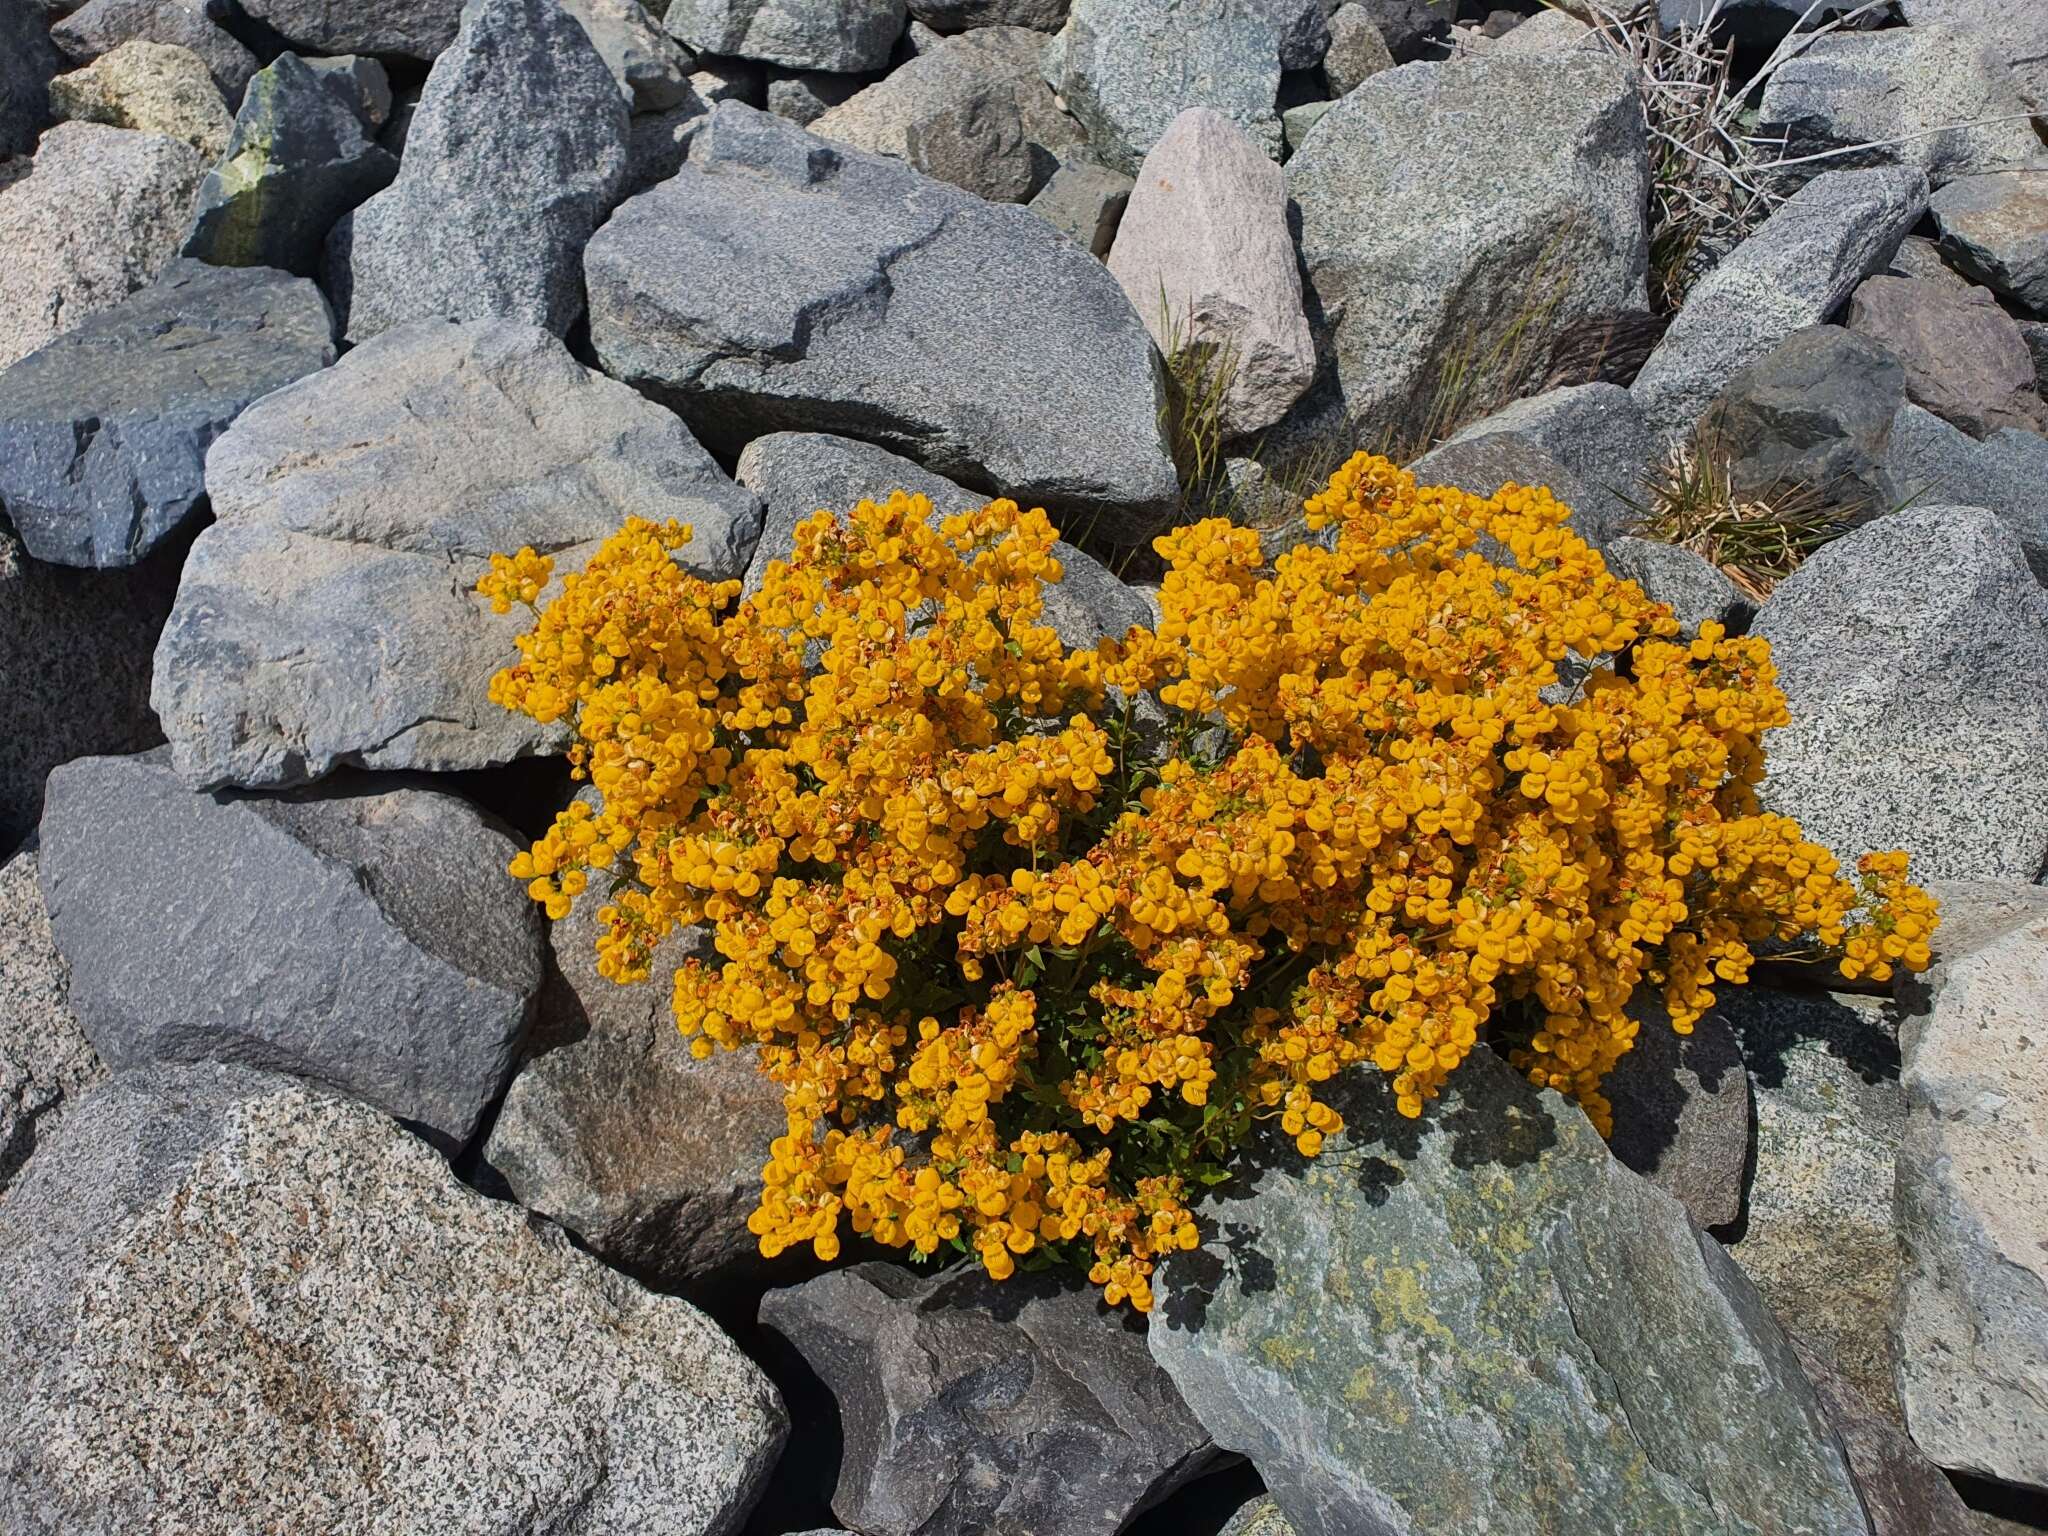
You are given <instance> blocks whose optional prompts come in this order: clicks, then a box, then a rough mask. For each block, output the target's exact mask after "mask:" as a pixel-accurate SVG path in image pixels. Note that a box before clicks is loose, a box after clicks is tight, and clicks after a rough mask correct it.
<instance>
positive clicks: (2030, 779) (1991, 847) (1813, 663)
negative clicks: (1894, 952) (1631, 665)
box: [1752, 506, 2048, 881]
mask: <svg viewBox="0 0 2048 1536" xmlns="http://www.w3.org/2000/svg"><path fill="white" fill-rule="evenodd" d="M1752 632H1753V633H1755V634H1758V635H1761V636H1763V637H1764V638H1765V639H1767V640H1769V641H1770V642H1771V651H1772V659H1773V661H1774V662H1775V663H1776V664H1777V668H1778V683H1779V686H1780V687H1782V688H1783V689H1784V691H1785V697H1786V701H1787V704H1788V706H1789V708H1790V710H1791V714H1792V723H1791V724H1790V725H1788V726H1785V727H1783V728H1781V729H1779V730H1777V731H1774V732H1773V733H1772V735H1771V741H1770V755H1769V776H1768V777H1767V778H1766V779H1765V781H1764V784H1763V786H1762V788H1761V791H1760V794H1761V796H1762V801H1763V805H1764V808H1765V809H1766V810H1769V811H1775V812H1777V813H1779V814H1781V815H1786V816H1790V817H1792V818H1793V819H1795V820H1796V821H1798V822H1799V824H1800V826H1801V827H1802V828H1803V829H1804V830H1805V833H1806V835H1807V836H1808V837H1809V838H1811V839H1812V840H1813V841H1814V842H1817V843H1820V844H1822V845H1824V846H1825V847H1827V848H1829V849H1830V850H1832V851H1833V853H1834V854H1835V856H1836V857H1837V858H1839V859H1841V860H1842V861H1843V862H1844V864H1845V865H1847V866H1848V867H1850V868H1852V869H1853V868H1854V865H1855V861H1856V860H1857V858H1858V857H1860V856H1861V855H1862V854H1864V853H1865V852H1868V851H1871V850H1876V849H1891V848H1903V849H1905V850H1906V851H1907V852H1909V853H1910V854H1911V855H1912V856H1913V864H1914V874H1915V875H1916V876H1917V877H1918V878H1919V879H1921V880H1923V881H1924V880H1929V879H1937V880H1956V879H1964V880H1985V879H1988V880H2022V881H2025V880H2032V879H2033V878H2034V877H2035V876H2037V875H2038V874H2040V873H2041V871H2042V868H2043V866H2044V865H2048V693H2044V692H2043V690H2042V688H2041V678H2042V677H2043V676H2048V594H2044V593H2043V592H2042V590H2041V587H2040V585H2039V583H2037V582H2036V581H2035V580H2034V577H2033V573H2032V572H2031V571H2029V570H2028V569H2027V563H2026V560H2025V557H2024V555H2023V552H2022V550H2021V547H2020V542H2019V540H2018V539H2017V538H2016V537H2014V535H2013V533H2012V530H2011V529H2009V528H2008V527H2007V526H2006V525H2005V524H2004V523H2003V522H2001V521H2000V520H1999V519H1998V518H1997V517H1996V516H1995V515H1993V514H1992V513H1990V512H1987V511H1984V510H1982V509H1980V508H1975V507H1943V506H1915V507H1912V508H1910V509H1908V510H1906V511H1903V512H1896V513H1893V514H1892V515H1891V516H1889V517H1881V518H1878V519H1877V520H1876V521H1875V522H1873V523H1870V524H1868V525H1866V526H1865V527H1862V528H1859V529H1858V530H1856V531H1855V532H1854V533H1851V534H1849V535H1848V536H1847V537H1845V538H1841V539H1837V540H1836V541H1835V542H1834V543H1832V544H1830V545H1828V546H1827V547H1826V548H1824V549H1822V550H1820V551H1819V552H1818V553H1816V554H1814V555H1812V556H1810V557H1809V558H1808V559H1807V561H1806V563H1805V564H1804V565H1802V566H1800V568H1799V569H1798V570H1796V571H1794V572H1793V573H1792V574H1791V575H1790V576H1788V577H1786V578H1785V579H1784V580H1783V581H1782V582H1780V583H1779V584H1778V586H1777V589H1776V590H1775V591H1774V592H1773V593H1772V594H1771V598H1770V601H1768V602H1766V603H1765V604H1764V605H1763V607H1762V609H1761V610H1760V611H1759V612H1758V614H1757V620H1756V623H1755V625H1754V626H1753V631H1752Z"/></svg>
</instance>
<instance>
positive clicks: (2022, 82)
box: [1899, 0, 2048, 111]
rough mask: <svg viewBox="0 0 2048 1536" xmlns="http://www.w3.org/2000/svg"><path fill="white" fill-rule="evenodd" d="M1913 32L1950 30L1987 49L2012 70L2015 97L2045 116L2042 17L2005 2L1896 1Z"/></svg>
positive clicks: (2047, 79)
mask: <svg viewBox="0 0 2048 1536" xmlns="http://www.w3.org/2000/svg"><path fill="white" fill-rule="evenodd" d="M1899 9H1900V10H1901V11H1903V12H1904V13H1905V17H1906V20H1907V21H1908V22H1910V23H1911V24H1912V25H1914V26H1916V27H1920V26H1926V25H1928V24H1929V23H1932V24H1935V25H1937V26H1939V25H1946V26H1949V27H1952V28H1954V29H1956V30H1958V31H1960V32H1962V33H1964V34H1966V35H1967V36H1968V37H1970V38H1971V39H1972V40H1973V41H1976V42H1981V43H1983V44H1985V45H1986V46H1988V47H1989V48H1990V50H1991V51H1992V53H1993V55H1994V56H1995V57H1997V58H1998V59H2000V60H2002V61H2003V62H2004V63H2005V65H2006V66H2007V67H2008V68H2010V69H2011V70H2012V75H2013V82H2014V84H2016V85H2017V86H2018V87H2019V92H2020V95H2021V96H2023V97H2025V98H2026V100H2027V103H2028V105H2030V106H2032V107H2033V108H2035V110H2036V111H2048V11H2044V10H2042V9H2041V7H2039V6H2038V5H2013V4H2011V3H2010V0H1899Z"/></svg>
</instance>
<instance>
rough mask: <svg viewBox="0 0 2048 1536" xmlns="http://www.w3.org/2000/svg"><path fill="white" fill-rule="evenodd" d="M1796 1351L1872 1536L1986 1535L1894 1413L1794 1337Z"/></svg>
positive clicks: (1794, 1335)
mask: <svg viewBox="0 0 2048 1536" xmlns="http://www.w3.org/2000/svg"><path fill="white" fill-rule="evenodd" d="M1792 1347H1793V1348H1794V1349H1795V1350H1797V1351H1798V1353H1799V1364H1800V1367H1801V1368H1802V1369H1803V1370H1804V1371H1805V1372H1806V1379H1807V1380H1808V1381H1810V1382H1812V1383H1813V1390H1814V1393H1815V1395H1816V1396H1818V1397H1819V1398H1820V1406H1821V1411H1822V1412H1823V1413H1825V1414H1826V1415H1827V1418H1828V1423H1830V1424H1831V1425H1833V1426H1834V1430H1835V1434H1836V1435H1837V1436H1838V1437H1839V1438H1840V1439H1841V1442H1842V1449H1843V1450H1844V1451H1845V1452H1846V1453H1847V1454H1848V1457H1849V1470H1850V1471H1851V1472H1853V1473H1855V1474H1856V1488H1857V1491H1858V1492H1860V1493H1861V1494H1862V1495H1863V1508H1864V1510H1865V1512H1866V1513H1868V1514H1869V1516H1870V1531H1871V1536H1984V1533H1983V1532H1981V1531H1980V1530H1979V1527H1977V1526H1976V1525H1975V1524H1974V1523H1973V1521H1972V1519H1971V1515H1970V1509H1969V1506H1968V1505H1966V1504H1965V1503H1963V1500H1962V1496H1961V1495H1960V1494H1958V1493H1957V1492H1956V1491H1955V1489H1954V1488H1952V1487H1951V1486H1950V1485H1949V1481H1948V1479H1947V1478H1946V1477H1944V1476H1942V1474H1941V1469H1940V1468H1939V1467H1937V1466H1935V1465H1934V1463H1933V1462H1931V1461H1929V1460H1928V1459H1927V1458H1926V1457H1925V1456H1924V1455H1922V1454H1921V1452H1920V1449H1919V1447H1918V1446H1916V1445H1914V1444H1913V1442H1912V1441H1911V1440H1910V1439H1909V1438H1907V1435H1906V1432H1905V1431H1904V1430H1903V1429H1901V1428H1900V1427H1899V1424H1898V1420H1897V1415H1896V1414H1892V1413H1887V1412H1884V1411H1882V1410H1880V1409H1877V1408H1875V1407H1873V1406H1871V1403H1870V1401H1869V1399H1868V1398H1866V1397H1865V1396H1864V1395H1863V1394H1862V1393H1861V1392H1859V1391H1857V1390H1856V1388H1855V1387H1854V1386H1852V1385H1850V1383H1849V1382H1848V1381H1847V1380H1845V1379H1844V1378H1843V1377H1842V1375H1841V1374H1840V1373H1839V1372H1838V1371H1837V1370H1836V1369H1835V1367H1834V1366H1833V1364H1832V1363H1831V1362H1829V1361H1828V1360H1827V1359H1826V1358H1824V1357H1823V1356H1822V1355H1821V1354H1820V1352H1819V1351H1817V1350H1815V1349H1813V1348H1812V1347H1810V1346H1809V1345H1808V1344H1807V1342H1806V1341H1805V1340H1804V1339H1802V1338H1800V1337H1799V1336H1798V1335H1797V1334H1796V1333H1795V1334H1793V1335H1792Z"/></svg>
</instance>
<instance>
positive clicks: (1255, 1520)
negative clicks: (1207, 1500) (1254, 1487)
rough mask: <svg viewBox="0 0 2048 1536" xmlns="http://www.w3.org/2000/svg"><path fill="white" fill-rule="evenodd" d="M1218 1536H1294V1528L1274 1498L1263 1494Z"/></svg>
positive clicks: (1233, 1517)
mask: <svg viewBox="0 0 2048 1536" xmlns="http://www.w3.org/2000/svg"><path fill="white" fill-rule="evenodd" d="M1216 1536H1294V1527H1293V1526H1291V1525H1289V1524H1288V1523H1287V1517H1286V1516H1285V1515H1284V1514H1282V1513H1281V1512H1280V1506H1279V1505H1278V1504H1275V1503H1274V1502H1273V1496H1272V1495H1271V1494H1265V1493H1262V1494H1260V1495H1259V1496H1258V1497H1257V1498H1256V1499H1253V1500H1252V1501H1251V1502H1250V1503H1248V1504H1246V1505H1244V1506H1243V1507H1242V1508H1241V1509H1239V1510H1238V1512H1237V1513H1236V1514H1234V1515H1232V1516H1231V1517H1230V1520H1229V1522H1228V1523H1227V1524H1226V1525H1225V1526H1224V1527H1223V1529H1222V1530H1220V1531H1218V1532H1217V1533H1216Z"/></svg>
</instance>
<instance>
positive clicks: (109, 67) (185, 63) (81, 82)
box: [50, 39, 234, 160]
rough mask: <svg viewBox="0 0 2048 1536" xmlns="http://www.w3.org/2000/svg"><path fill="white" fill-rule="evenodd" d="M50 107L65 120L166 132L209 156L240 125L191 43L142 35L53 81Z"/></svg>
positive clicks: (223, 144) (167, 135)
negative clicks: (184, 44)
mask: <svg viewBox="0 0 2048 1536" xmlns="http://www.w3.org/2000/svg"><path fill="white" fill-rule="evenodd" d="M50 111H51V114H52V115H53V116H55V117H57V118H60V119H62V120H63V121H65V122H75V123H106V124H109V125H110V126H112V127H115V128H133V129H135V130H136V131H137V132H139V133H160V134H162V135H164V137H166V138H171V139H178V140H181V141H182V142H184V143H186V144H190V145H191V146H192V147H193V148H194V149H196V150H198V151H199V153H200V155H201V156H203V157H204V158H205V159H207V160H212V159H214V158H215V157H217V156H218V155H219V154H220V152H221V151H222V150H223V149H224V148H226V147H227V142H228V134H229V132H230V131H231V130H232V128H233V125H234V114H233V113H231V112H229V111H228V107H227V103H226V102H225V101H223V100H222V99H221V94H220V87H219V86H217V85H215V84H214V83H213V76H212V75H210V74H208V73H207V70H206V62H205V60H203V59H201V58H200V57H199V55H198V54H196V53H194V52H193V51H192V50H191V49H189V48H179V47H177V46H176V45H174V44H171V43H147V42H143V41H141V40H139V39H138V40H137V41H135V42H132V43H123V44H122V45H121V46H120V47H118V48H116V49H115V50H114V51H113V52H112V53H107V54H102V55H101V56H100V57H99V58H97V59H95V60H93V62H92V63H91V64H89V65H88V66H86V67H85V68H84V69H76V70H73V71H71V73H69V74H65V75H59V76H58V77H57V78H56V79H54V80H52V81H51V82H50Z"/></svg>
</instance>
